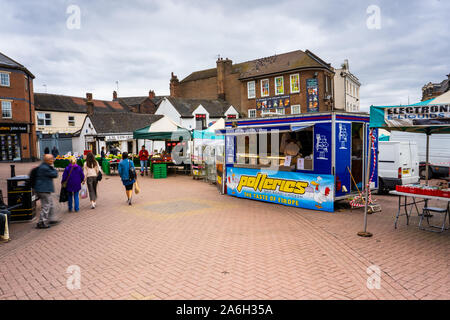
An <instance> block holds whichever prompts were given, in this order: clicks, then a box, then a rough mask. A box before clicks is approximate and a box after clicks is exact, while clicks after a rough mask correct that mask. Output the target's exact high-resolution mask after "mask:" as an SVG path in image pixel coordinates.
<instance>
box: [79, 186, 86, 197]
mask: <svg viewBox="0 0 450 320" xmlns="http://www.w3.org/2000/svg"><path fill="white" fill-rule="evenodd" d="M87 196H88V190H87V186H86V184H83V185H81V190H80V198H81V199H86V198H87Z"/></svg>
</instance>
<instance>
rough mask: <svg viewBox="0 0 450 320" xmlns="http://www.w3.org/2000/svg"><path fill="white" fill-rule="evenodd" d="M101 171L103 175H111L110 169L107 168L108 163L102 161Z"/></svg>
mask: <svg viewBox="0 0 450 320" xmlns="http://www.w3.org/2000/svg"><path fill="white" fill-rule="evenodd" d="M102 171H103V173H104V174H106V175H107V176H109V175H110V174H111V167H110V166H109V161H106V160H105V161H103V163H102Z"/></svg>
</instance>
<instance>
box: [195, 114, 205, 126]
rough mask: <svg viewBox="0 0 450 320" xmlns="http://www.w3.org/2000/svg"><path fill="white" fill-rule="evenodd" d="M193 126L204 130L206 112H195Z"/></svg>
mask: <svg viewBox="0 0 450 320" xmlns="http://www.w3.org/2000/svg"><path fill="white" fill-rule="evenodd" d="M195 128H196V129H197V130H205V129H206V128H207V126H206V114H196V115H195Z"/></svg>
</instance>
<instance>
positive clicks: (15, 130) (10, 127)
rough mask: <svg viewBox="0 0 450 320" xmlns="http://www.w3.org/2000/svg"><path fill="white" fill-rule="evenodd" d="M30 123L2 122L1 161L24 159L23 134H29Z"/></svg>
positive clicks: (0, 137) (0, 135)
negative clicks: (22, 150) (22, 151)
mask: <svg viewBox="0 0 450 320" xmlns="http://www.w3.org/2000/svg"><path fill="white" fill-rule="evenodd" d="M28 131H29V130H28V125H27V124H23V123H0V161H20V160H22V153H21V148H22V147H21V146H22V143H21V142H22V141H21V140H22V139H21V136H22V135H23V136H25V137H27V136H28Z"/></svg>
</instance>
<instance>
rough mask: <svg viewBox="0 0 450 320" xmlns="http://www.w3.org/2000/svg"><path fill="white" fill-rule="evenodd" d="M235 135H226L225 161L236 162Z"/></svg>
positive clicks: (228, 162)
mask: <svg viewBox="0 0 450 320" xmlns="http://www.w3.org/2000/svg"><path fill="white" fill-rule="evenodd" d="M234 139H235V137H234V136H225V163H227V164H233V163H234Z"/></svg>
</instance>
